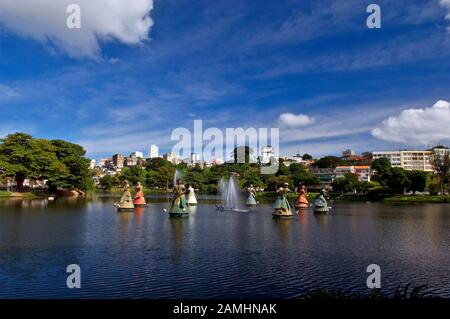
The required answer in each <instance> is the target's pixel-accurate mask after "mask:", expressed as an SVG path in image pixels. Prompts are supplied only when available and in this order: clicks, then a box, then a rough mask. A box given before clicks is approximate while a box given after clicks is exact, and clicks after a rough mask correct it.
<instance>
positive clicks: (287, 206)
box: [272, 183, 292, 218]
mask: <svg viewBox="0 0 450 319" xmlns="http://www.w3.org/2000/svg"><path fill="white" fill-rule="evenodd" d="M290 192H292V191H291V190H290V189H289V184H288V183H284V184H283V187H280V188H279V189H278V190H277V199H276V201H275V203H274V204H273V209H274V212H273V213H272V215H273V217H278V218H286V217H291V216H292V205H291V203H290V202H289V200H288V199H287V196H286V195H287V194H288V193H290Z"/></svg>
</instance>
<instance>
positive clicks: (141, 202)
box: [133, 182, 147, 207]
mask: <svg viewBox="0 0 450 319" xmlns="http://www.w3.org/2000/svg"><path fill="white" fill-rule="evenodd" d="M135 190H136V194H135V195H134V200H133V204H134V207H145V206H147V204H146V202H145V197H144V192H143V191H142V185H141V183H140V182H138V183H137V185H136V188H135Z"/></svg>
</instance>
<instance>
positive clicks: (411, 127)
mask: <svg viewBox="0 0 450 319" xmlns="http://www.w3.org/2000/svg"><path fill="white" fill-rule="evenodd" d="M449 124H450V103H449V102H447V101H442V100H441V101H438V102H436V103H435V104H434V105H433V106H432V107H427V108H419V109H407V110H403V111H402V112H401V113H400V114H399V115H397V116H391V117H389V118H387V119H385V120H384V121H383V122H382V123H380V124H379V125H378V126H377V127H376V128H374V129H373V130H372V131H371V133H372V135H373V136H375V137H376V138H379V139H381V140H384V141H389V142H398V143H405V144H408V145H429V144H435V143H439V142H442V141H446V140H447V141H448V140H450V125H449Z"/></svg>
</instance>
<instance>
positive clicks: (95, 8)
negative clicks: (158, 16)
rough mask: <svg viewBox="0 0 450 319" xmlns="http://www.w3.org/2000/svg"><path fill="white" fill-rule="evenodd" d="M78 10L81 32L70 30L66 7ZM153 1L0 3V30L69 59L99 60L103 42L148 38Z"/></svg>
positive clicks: (135, 41)
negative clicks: (14, 34)
mask: <svg viewBox="0 0 450 319" xmlns="http://www.w3.org/2000/svg"><path fill="white" fill-rule="evenodd" d="M72 3H76V4H78V5H79V6H80V7H81V28H80V29H69V28H68V27H67V25H66V20H67V18H68V17H69V15H70V13H66V9H67V6H68V5H69V4H72ZM152 9H153V0H128V1H117V0H95V1H92V0H77V1H73V0H57V1H56V0H39V1H36V0H21V1H17V0H1V1H0V26H1V27H2V29H5V30H6V31H9V32H13V33H16V34H18V35H20V36H23V37H27V38H32V39H34V40H37V41H39V42H42V43H45V44H46V45H49V46H50V47H51V48H53V49H57V50H58V51H63V52H66V53H67V54H69V55H70V56H72V57H76V58H80V57H88V58H98V57H99V54H100V51H101V50H100V44H99V42H102V41H113V40H116V41H119V42H121V43H124V44H138V43H141V42H142V41H144V40H146V39H147V38H148V33H149V31H150V28H151V26H152V25H153V20H152V19H151V18H150V16H149V13H150V11H151V10H152Z"/></svg>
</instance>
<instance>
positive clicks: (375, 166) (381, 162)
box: [371, 157, 392, 176]
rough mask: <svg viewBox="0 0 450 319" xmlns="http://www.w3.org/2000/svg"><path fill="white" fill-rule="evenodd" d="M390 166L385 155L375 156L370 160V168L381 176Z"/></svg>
mask: <svg viewBox="0 0 450 319" xmlns="http://www.w3.org/2000/svg"><path fill="white" fill-rule="evenodd" d="M391 167H392V165H391V161H390V160H389V159H388V158H386V157H380V158H377V159H376V160H374V161H373V162H372V165H371V168H372V170H374V171H377V173H378V174H379V175H380V176H381V175H383V174H385V173H387V172H388V170H390V169H391Z"/></svg>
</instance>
